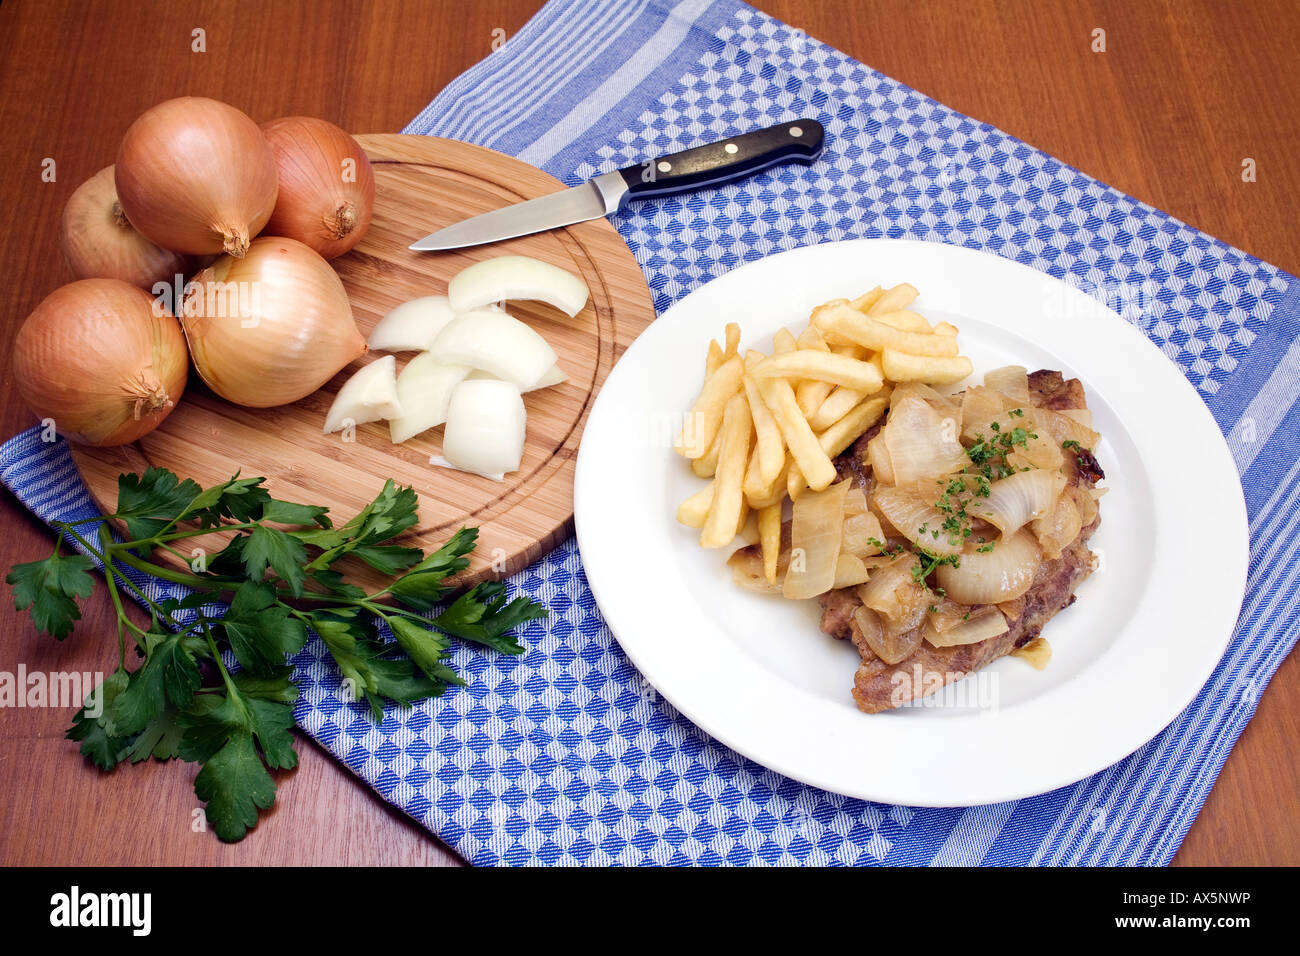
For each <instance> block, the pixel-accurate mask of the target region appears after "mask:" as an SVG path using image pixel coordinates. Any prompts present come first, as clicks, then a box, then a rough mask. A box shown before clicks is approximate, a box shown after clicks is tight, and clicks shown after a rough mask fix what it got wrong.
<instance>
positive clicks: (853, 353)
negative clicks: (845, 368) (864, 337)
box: [831, 342, 875, 362]
mask: <svg viewBox="0 0 1300 956" xmlns="http://www.w3.org/2000/svg"><path fill="white" fill-rule="evenodd" d="M831 351H832V352H834V353H835V354H836V355H847V356H848V357H849V358H855V359H861V360H862V361H864V362H867V361H870V360H871V356H872V355H874V354H875V353H874V352H872V351H871V349H864V348H863V347H862V346H861V345H855V344H853V343H852V342H834V343H831Z"/></svg>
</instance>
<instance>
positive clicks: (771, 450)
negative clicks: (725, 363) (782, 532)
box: [744, 375, 785, 485]
mask: <svg viewBox="0 0 1300 956" xmlns="http://www.w3.org/2000/svg"><path fill="white" fill-rule="evenodd" d="M744 386H745V397H746V398H747V399H748V400H749V415H750V418H751V419H752V420H753V422H754V434H755V436H756V443H755V455H756V456H757V457H758V461H759V469H758V475H759V480H760V481H761V482H762V483H763V484H764V485H767V484H770V483H771V482H772V481H773V480H774V479H775V478H776V476H777V475H779V474H780V473H781V467H782V466H783V465H784V464H785V440H784V439H783V438H782V437H781V429H780V428H779V427H778V426H777V424H776V419H775V418H773V417H772V412H771V410H770V409H769V408H768V407H767V404H766V403H765V402H764V401H763V396H762V395H761V394H760V393H759V390H758V382H757V381H755V380H754V376H752V375H746V376H745V382H744Z"/></svg>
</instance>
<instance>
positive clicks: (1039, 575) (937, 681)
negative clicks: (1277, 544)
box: [820, 369, 1105, 714]
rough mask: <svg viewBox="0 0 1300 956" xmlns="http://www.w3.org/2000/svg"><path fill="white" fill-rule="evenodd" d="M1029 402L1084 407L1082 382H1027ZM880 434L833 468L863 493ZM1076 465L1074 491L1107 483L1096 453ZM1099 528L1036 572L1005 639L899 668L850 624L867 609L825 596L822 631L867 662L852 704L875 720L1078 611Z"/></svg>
mask: <svg viewBox="0 0 1300 956" xmlns="http://www.w3.org/2000/svg"><path fill="white" fill-rule="evenodd" d="M1029 397H1030V400H1031V401H1032V402H1033V403H1034V404H1035V405H1038V406H1040V407H1042V408H1050V409H1052V410H1053V411H1060V410H1062V409H1067V408H1086V407H1087V405H1086V403H1085V401H1084V393H1083V386H1082V385H1081V384H1080V383H1079V380H1078V379H1064V378H1063V377H1062V375H1061V373H1060V372H1054V371H1048V370H1046V369H1043V370H1040V371H1037V372H1034V373H1032V374H1031V375H1030V376H1029ZM881 424H883V423H881ZM879 428H880V425H879V424H878V425H877V426H876V427H874V428H873V429H872V430H871V431H870V432H868V433H867V434H865V435H863V436H862V437H861V438H859V439H858V440H857V441H856V442H855V443H854V444H853V445H852V446H850V447H849V448H848V449H847V450H846V451H844V453H843V454H841V455H840V456H839V457H838V458H837V459H836V460H835V467H836V470H837V471H838V472H839V475H840V477H841V478H852V479H853V480H854V482H855V484H859V485H866V484H867V483H869V482H870V481H871V480H872V479H871V467H870V465H868V464H867V463H866V447H867V442H868V441H869V440H870V439H871V438H872V437H874V435H875V433H876V432H877V431H878V430H879ZM1079 459H1080V460H1079V467H1078V469H1072V472H1073V474H1072V475H1071V482H1072V483H1074V484H1079V485H1083V486H1085V487H1088V488H1091V487H1092V485H1093V484H1095V483H1096V482H1097V481H1099V480H1100V479H1101V478H1103V477H1105V476H1104V475H1103V473H1102V470H1101V466H1100V465H1098V464H1097V459H1096V458H1094V457H1093V456H1092V453H1091V452H1089V451H1086V450H1084V451H1081V452H1080V455H1079ZM1100 523H1101V517H1100V516H1098V517H1097V518H1095V519H1094V520H1093V521H1092V523H1091V524H1089V525H1087V526H1085V527H1084V528H1083V529H1082V530H1081V531H1080V532H1079V536H1078V537H1077V538H1075V539H1074V541H1073V542H1071V544H1070V545H1069V547H1067V548H1065V549H1064V550H1063V551H1062V552H1061V556H1060V557H1059V558H1055V559H1053V560H1048V561H1044V562H1043V563H1042V565H1040V566H1039V568H1038V571H1037V572H1036V573H1035V575H1034V583H1033V585H1032V586H1031V587H1030V589H1029V591H1027V592H1026V593H1025V594H1024V595H1023V596H1022V597H1020V598H1018V599H1017V600H1016V601H1015V602H1014V603H1015V605H1016V606H1017V607H1018V612H1017V616H1016V617H1015V618H1014V619H1012V617H1011V614H1010V613H1008V614H1007V615H1006V616H1007V624H1008V625H1009V628H1008V630H1007V631H1006V632H1005V633H1003V634H999V635H998V636H997V637H991V638H989V639H988V640H985V641H979V642H978V643H975V644H959V645H956V646H953V647H932V646H931V645H930V644H928V643H926V642H924V641H922V642H921V645H920V647H918V648H917V650H916V653H914V654H913V655H912V656H911V657H909V658H907V660H905V661H902V662H901V663H898V664H886V663H885V662H884V661H882V660H881V659H880V658H878V657H876V655H875V654H874V653H873V652H872V651H871V648H869V647H868V646H867V644H866V642H865V641H864V640H863V639H862V634H861V633H860V631H859V630H858V627H857V625H856V624H855V623H854V620H853V612H854V610H855V609H856V608H857V607H858V606H860V605H861V603H862V602H861V601H860V600H859V599H858V595H857V590H856V589H855V588H841V589H839V590H836V591H828V592H827V593H826V594H823V595H822V596H821V599H820V600H821V605H822V619H821V628H822V630H823V631H825V632H826V633H827V634H829V635H831V636H832V637H836V638H840V639H841V640H850V641H852V642H853V644H854V646H855V647H857V649H858V653H859V655H860V656H861V658H862V660H861V663H860V664H859V665H858V671H857V674H856V676H855V677H854V681H853V699H854V700H855V701H856V702H857V705H858V708H859V709H860V710H863V711H866V712H867V713H869V714H876V713H879V712H880V711H882V710H892V709H894V708H896V707H900V706H902V705H903V704H905V703H907V702H909V701H912V700H915V699H917V698H919V697H923V696H925V695H926V694H928V693H932V692H933V691H935V690H937V689H938V688H939V687H942V686H944V685H946V684H950V683H953V682H954V681H957V680H960V679H961V678H963V677H965V676H966V675H967V674H970V673H972V672H973V671H977V670H979V669H980V668H981V667H983V666H985V665H986V664H989V663H991V662H992V661H995V660H997V659H998V658H999V657H1002V656H1003V655H1005V654H1009V653H1011V651H1013V650H1015V649H1016V648H1018V647H1023V646H1024V645H1026V644H1028V643H1029V642H1030V641H1032V640H1033V639H1034V638H1036V637H1038V636H1039V635H1040V634H1041V633H1042V630H1043V626H1044V625H1045V624H1046V623H1047V622H1048V621H1050V620H1051V619H1052V618H1053V617H1055V616H1056V614H1057V613H1058V612H1059V611H1062V610H1064V609H1065V608H1067V607H1069V606H1070V605H1071V604H1073V603H1074V591H1075V589H1076V588H1077V587H1078V586H1079V585H1080V584H1081V583H1082V582H1083V581H1084V579H1085V578H1087V577H1088V575H1089V574H1091V573H1092V569H1093V554H1092V552H1091V551H1089V550H1088V539H1089V538H1091V537H1092V534H1093V532H1094V531H1096V530H1097V526H1098V525H1099V524H1100ZM1003 607H1004V609H1006V610H1008V611H1010V610H1012V609H1011V608H1009V607H1007V606H1006V605H1004V606H1003Z"/></svg>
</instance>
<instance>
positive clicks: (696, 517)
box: [677, 481, 713, 528]
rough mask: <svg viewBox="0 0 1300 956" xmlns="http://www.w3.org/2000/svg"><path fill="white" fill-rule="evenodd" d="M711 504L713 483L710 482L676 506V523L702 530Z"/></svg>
mask: <svg viewBox="0 0 1300 956" xmlns="http://www.w3.org/2000/svg"><path fill="white" fill-rule="evenodd" d="M711 504H713V482H711V481H710V482H709V483H708V484H707V485H705V486H704V487H703V488H701V489H700V490H699V491H697V492H695V494H693V495H691V496H690V497H689V498H687V499H686V500H685V501H683V502H682V503H681V504H680V505H678V506H677V520H678V522H679V523H681V524H684V525H686V527H688V528H703V527H704V519H705V518H707V517H708V515H709V505H711Z"/></svg>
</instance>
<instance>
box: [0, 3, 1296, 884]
mask: <svg viewBox="0 0 1300 956" xmlns="http://www.w3.org/2000/svg"><path fill="white" fill-rule="evenodd" d="M756 5H757V6H758V7H759V8H761V9H763V10H764V11H766V12H768V13H771V14H772V15H774V16H776V17H778V18H780V19H782V20H784V21H786V22H787V23H790V24H793V25H795V26H798V27H801V28H803V29H804V30H806V31H807V32H808V33H809V34H810V35H812V36H814V37H817V38H818V39H821V40H824V41H826V42H828V43H830V44H832V45H834V46H836V47H838V48H839V49H841V50H843V51H845V52H846V53H848V54H850V55H851V56H854V57H856V58H857V59H859V60H861V61H863V62H865V63H868V64H870V65H871V66H873V67H875V68H877V69H879V70H881V71H883V72H885V73H887V74H889V75H891V76H893V77H895V78H897V79H898V80H901V81H902V82H904V83H907V84H909V85H911V86H913V87H915V88H916V89H918V90H920V91H922V92H923V93H926V94H928V95H930V96H931V97H934V98H935V99H937V100H940V101H941V102H943V103H946V104H947V105H949V106H951V107H953V108H954V109H957V110H960V111H962V112H965V113H968V114H970V115H972V116H975V117H977V118H979V119H982V120H985V121H987V122H989V123H992V124H994V125H996V126H999V127H1001V128H1002V129H1004V130H1007V131H1008V132H1010V133H1012V134H1013V135H1015V136H1018V137H1020V138H1022V139H1024V140H1026V141H1027V142H1029V143H1031V144H1033V145H1035V146H1037V147H1039V148H1041V149H1044V150H1046V151H1047V152H1049V153H1052V154H1053V155H1055V156H1057V157H1058V158H1060V159H1062V160H1064V161H1065V162H1068V163H1070V164H1072V165H1074V166H1077V167H1078V168H1080V169H1083V170H1084V171H1086V172H1088V173H1091V174H1092V175H1094V176H1096V177H1098V178H1100V179H1101V180H1103V181H1104V182H1107V183H1110V184H1112V185H1114V186H1115V187H1117V188H1118V189H1120V190H1122V191H1124V192H1126V193H1131V194H1132V195H1134V196H1137V197H1138V198H1140V199H1143V200H1146V201H1147V202H1149V203H1152V204H1153V205H1155V206H1157V207H1159V208H1161V209H1164V210H1166V211H1167V212H1169V213H1171V214H1173V215H1174V216H1177V217H1178V218H1180V219H1183V220H1186V221H1187V222H1189V223H1191V224H1192V225H1194V226H1197V227H1199V228H1201V229H1203V230H1205V231H1207V232H1209V233H1211V234H1212V235H1215V236H1217V237H1219V238H1220V239H1223V240H1224V241H1226V242H1229V243H1231V244H1233V245H1235V246H1239V247H1241V248H1243V249H1245V250H1247V251H1248V252H1251V253H1253V254H1254V255H1256V256H1259V257H1260V258H1262V259H1265V260H1267V261H1269V262H1272V263H1274V264H1275V265H1277V266H1279V267H1281V268H1283V269H1286V270H1287V271H1289V272H1292V273H1297V272H1300V232H1298V231H1297V229H1296V227H1295V203H1294V197H1295V195H1296V193H1297V192H1298V191H1300V130H1298V129H1297V126H1296V124H1295V122H1294V118H1295V116H1294V114H1295V104H1296V103H1297V102H1300V71H1297V70H1295V68H1294V57H1295V53H1294V51H1295V50H1296V49H1297V48H1300V8H1297V7H1296V6H1295V5H1294V4H1293V3H1290V2H1287V0H1276V2H1239V3H1232V4H1227V3H1219V2H1213V0H1202V2H1188V0H1161V2H1133V0H1106V2H1100V0H1093V2H1088V0H1084V2H1071V3H1051V2H1045V0H1019V2H1005V0H1003V2H993V0H979V2H976V0H962V2H960V3H956V2H935V0H871V2H870V3H863V2H860V0H841V2H829V0H827V2H815V0H759V2H758V3H757V4H756ZM537 7H538V3H537V0H476V2H473V3H465V2H461V0H410V2H397V0H375V2H371V3H365V4H361V3H355V2H348V0H328V2H327V0H298V2H290V0H275V2H271V3H264V2H261V0H239V2H194V3H166V4H163V3H140V2H90V3H86V2H78V0H16V2H15V0H10V2H6V3H4V4H3V6H0V155H2V156H3V160H4V167H3V168H4V170H5V175H4V177H3V180H2V181H0V201H2V203H3V205H2V207H0V208H5V209H8V210H9V212H10V215H9V217H8V219H7V220H6V222H7V225H6V227H5V228H4V229H3V230H0V271H2V272H3V273H4V274H5V275H7V276H8V277H9V278H8V279H7V280H5V281H4V283H3V284H2V285H0V341H3V342H9V341H11V339H12V336H13V335H14V333H15V331H16V329H17V327H18V325H19V323H20V322H21V321H22V320H23V318H24V317H25V316H26V315H27V314H28V313H29V312H30V311H31V310H32V308H33V307H34V306H35V305H36V304H37V303H38V302H39V301H40V300H41V299H42V298H43V297H44V296H45V295H46V294H48V293H49V292H50V291H52V290H53V289H54V288H55V287H56V286H58V285H60V284H61V283H63V282H64V281H66V279H67V276H66V275H65V274H64V271H63V265H62V263H61V259H60V252H59V247H58V238H57V236H58V221H59V213H60V210H61V209H62V207H63V203H64V201H65V200H66V199H67V197H68V195H69V194H70V193H71V192H72V190H73V189H74V188H75V187H76V186H77V185H78V184H79V183H80V182H81V181H82V180H84V179H85V178H87V177H88V176H90V175H91V174H92V173H94V172H95V171H96V170H98V169H99V168H101V167H102V166H105V165H108V164H109V163H111V162H112V161H113V157H114V154H115V152H116V148H117V143H118V140H119V138H120V137H121V135H122V132H123V131H124V130H125V128H126V127H127V125H128V124H129V123H130V121H131V120H132V119H133V118H134V117H135V116H136V115H137V114H138V113H140V112H141V111H142V110H144V109H145V108H147V107H148V106H150V105H152V104H153V103H155V102H157V101H159V100H162V99H166V98H169V97H172V96H179V95H185V94H190V95H206V96H213V97H216V98H218V99H222V100H226V101H228V102H230V103H233V104H234V105H236V106H238V107H240V108H241V109H243V110H245V111H246V112H248V113H249V114H250V115H251V116H253V117H254V118H255V119H257V120H258V121H262V120H266V119H270V118H272V117H275V116H282V115H287V114H309V115H315V116H322V117H325V118H326V119H329V120H332V121H333V122H335V123H338V124H339V125H341V126H342V127H344V128H345V129H350V130H354V131H357V132H393V131H397V130H399V129H401V128H402V126H403V125H405V124H406V123H407V122H408V121H409V120H410V119H411V118H412V117H414V116H415V115H416V114H417V113H418V112H419V111H420V110H421V109H422V108H423V107H424V106H425V105H426V103H427V102H428V101H429V100H430V99H432V98H433V96H434V95H435V94H436V93H437V92H438V91H439V90H440V89H441V88H442V87H443V86H444V85H445V84H446V83H447V82H448V81H449V80H451V79H452V78H453V77H454V76H456V75H457V74H458V73H460V72H461V71H463V70H465V69H466V68H467V67H469V66H471V65H472V64H473V63H475V62H476V61H478V60H479V59H481V58H483V57H484V56H487V55H488V54H489V53H490V51H491V47H492V43H493V40H494V38H496V37H499V36H500V35H501V34H500V32H498V31H505V34H506V35H512V34H513V33H514V32H515V31H516V30H518V29H519V28H520V27H521V26H522V25H523V23H524V22H525V21H526V20H527V19H528V18H529V17H530V16H531V15H532V14H533V13H534V12H535V10H536V9H537ZM1097 28H1101V29H1104V30H1105V31H1106V51H1105V52H1104V53H1095V52H1093V51H1092V49H1091V46H1092V43H1093V31H1094V29H1097ZM196 29H202V30H203V31H205V39H206V52H202V53H196V52H193V51H192V50H191V44H192V37H193V31H194V30H196ZM1247 157H1249V158H1252V159H1254V160H1255V162H1256V169H1257V181H1256V182H1253V183H1243V181H1242V177H1241V172H1242V161H1243V159H1245V158H1247ZM47 158H51V159H54V160H55V161H56V164H57V166H56V169H57V178H56V181H55V182H53V183H47V182H43V181H42V179H41V170H42V163H43V160H45V159H47ZM7 351H8V350H7V348H5V347H0V356H6V357H7ZM0 374H2V375H3V377H2V378H0V437H7V436H9V435H11V434H13V433H15V432H17V431H19V430H20V429H22V428H25V427H27V426H28V425H29V424H31V421H32V420H31V419H30V417H29V415H28V413H27V411H26V409H24V408H23V407H22V406H21V404H20V402H19V401H18V399H17V396H16V395H15V394H14V390H13V388H12V379H11V376H10V374H9V370H8V367H7V362H6V363H5V367H4V370H3V373H0ZM0 514H2V516H3V521H4V534H3V536H2V538H0V569H7V568H8V566H9V565H11V564H13V563H15V562H17V561H28V560H33V559H35V558H37V557H40V556H43V555H45V554H47V553H48V551H49V548H50V538H51V534H50V532H49V531H48V529H46V528H45V527H44V526H42V525H41V524H40V523H39V522H38V521H36V520H35V519H34V518H32V517H31V516H30V515H29V514H28V513H27V512H26V511H25V510H24V509H23V508H22V507H21V506H20V505H18V504H17V502H16V501H15V500H14V499H13V497H12V496H11V495H9V494H8V493H7V492H0ZM141 619H142V617H141ZM112 622H113V613H112V608H111V605H110V603H109V600H108V598H107V596H106V595H105V593H104V590H103V588H100V589H98V590H97V592H96V594H95V595H94V597H93V599H92V600H89V601H88V602H86V605H85V607H84V617H83V619H82V621H81V623H80V626H79V627H78V629H77V631H76V633H75V634H74V635H73V636H72V637H71V638H69V639H68V640H67V641H65V642H64V643H63V644H58V643H56V642H54V641H53V640H51V639H48V638H46V637H43V636H38V635H36V634H35V632H34V631H33V630H32V628H31V625H30V624H29V622H28V620H27V618H26V616H25V615H23V616H21V617H20V616H18V615H17V614H16V613H15V612H14V610H13V607H12V603H11V601H10V596H9V593H8V589H7V588H5V593H4V595H3V600H2V601H0V670H3V671H9V672H11V673H13V672H16V670H17V668H18V665H19V664H20V663H22V664H25V665H26V667H27V669H28V671H35V670H43V671H68V670H77V671H81V670H92V671H93V670H100V671H105V672H107V671H109V670H111V668H112V665H113V662H114V660H115V655H116V650H115V648H114V645H115V644H116V641H115V640H114V639H113V636H112V635H113V634H114V633H115V632H114V628H113V623H112ZM1298 678H1300V662H1298V661H1297V657H1296V655H1292V656H1291V658H1290V659H1289V660H1288V661H1287V662H1286V663H1285V664H1283V666H1282V668H1281V670H1280V671H1279V672H1278V674H1277V677H1276V678H1275V679H1274V680H1273V682H1272V684H1271V686H1270V687H1269V688H1268V690H1267V692H1266V693H1265V694H1264V695H1263V697H1262V700H1261V702H1260V705H1259V711H1258V714H1257V715H1256V717H1255V718H1254V720H1253V721H1252V722H1251V724H1250V725H1249V727H1248V728H1247V729H1246V732H1245V733H1244V734H1243V735H1242V737H1241V740H1240V742H1239V743H1238V745H1237V747H1236V749H1235V751H1234V752H1233V754H1232V756H1231V757H1230V758H1229V760H1228V762H1227V765H1226V767H1225V768H1224V771H1223V774H1222V775H1221V776H1220V777H1219V780H1218V782H1217V784H1216V785H1215V787H1214V790H1213V791H1212V792H1211V794H1210V797H1209V800H1208V801H1207V803H1206V805H1205V808H1204V810H1203V811H1202V812H1201V814H1200V817H1199V818H1198V819H1197V820H1196V822H1195V824H1194V825H1193V826H1192V829H1191V832H1190V833H1189V835H1188V837H1187V839H1186V841H1185V842H1184V844H1183V847H1182V849H1181V851H1180V852H1179V854H1178V857H1177V859H1176V861H1175V862H1176V863H1180V864H1193V865H1195V864H1295V863H1300V816H1298V815H1297V814H1296V813H1295V810H1294V808H1295V807H1296V806H1297V805H1298V804H1300V767H1298V766H1297V761H1296V759H1295V754H1296V747H1295V741H1296V740H1297V739H1300V719H1298V718H1297V714H1298V713H1300V680H1298ZM69 718H70V713H69V712H66V711H62V710H57V709H21V710H7V711H5V712H4V713H3V717H2V718H0V862H3V863H54V864H191V865H192V864H228V863H238V864H268V863H269V864H275V863H298V864H352V865H355V864H377V863H387V864H394V863H398V864H434V865H448V864H456V863H458V862H459V860H457V858H456V857H455V855H454V854H452V853H451V852H450V851H449V850H447V849H446V848H445V847H443V846H442V845H441V844H440V843H438V841H437V840H435V839H434V838H432V837H431V836H429V835H428V834H427V833H426V832H425V831H424V830H423V829H422V828H421V827H419V826H418V825H416V824H415V823H413V822H412V821H410V820H409V819H407V818H406V817H404V816H403V815H402V814H400V813H398V812H396V811H393V810H391V809H390V808H389V807H388V806H387V804H385V803H384V802H383V801H382V800H381V799H379V797H378V796H377V795H375V794H374V793H372V792H371V791H370V790H369V789H368V788H367V787H366V786H364V785H363V784H362V783H360V782H359V781H358V780H357V779H356V778H354V777H353V776H352V775H351V774H350V773H349V772H348V771H347V770H346V769H344V768H343V767H342V766H341V765H339V764H338V763H336V762H335V761H334V760H332V759H331V758H330V757H329V756H328V754H326V753H325V752H324V751H322V750H321V749H319V748H317V747H316V746H315V745H314V744H313V743H312V742H311V741H309V740H307V739H305V738H302V739H301V740H300V744H299V752H300V755H301V764H300V766H299V767H298V769H297V770H296V771H294V772H292V773H288V774H282V775H281V776H280V791H279V796H278V799H277V801H276V808H275V810H274V811H273V812H272V813H270V814H268V815H264V817H263V819H262V821H261V824H260V825H259V826H258V828H257V829H256V830H255V831H254V832H253V834H252V835H251V836H250V837H249V838H248V839H246V840H245V841H244V842H243V843H240V844H237V845H233V846H224V845H222V844H220V843H219V842H218V841H217V840H216V839H215V838H214V837H213V836H212V835H211V834H205V833H194V832H192V830H191V820H192V819H193V816H192V814H193V811H194V810H195V808H196V807H197V806H198V803H197V801H196V799H195V797H194V793H193V789H192V783H193V781H192V768H191V766H190V765H184V764H175V763H174V764H158V763H156V762H151V763H148V764H142V765H138V766H134V767H131V766H128V767H124V768H121V769H119V771H118V772H115V773H113V774H101V773H99V772H98V771H96V770H94V769H92V768H90V767H88V766H86V765H85V764H83V762H82V760H81V758H80V757H79V756H78V754H77V750H76V745H75V744H72V743H70V742H67V741H65V740H63V731H64V729H65V727H66V726H67V725H68V722H69Z"/></svg>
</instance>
